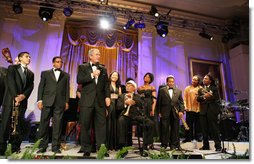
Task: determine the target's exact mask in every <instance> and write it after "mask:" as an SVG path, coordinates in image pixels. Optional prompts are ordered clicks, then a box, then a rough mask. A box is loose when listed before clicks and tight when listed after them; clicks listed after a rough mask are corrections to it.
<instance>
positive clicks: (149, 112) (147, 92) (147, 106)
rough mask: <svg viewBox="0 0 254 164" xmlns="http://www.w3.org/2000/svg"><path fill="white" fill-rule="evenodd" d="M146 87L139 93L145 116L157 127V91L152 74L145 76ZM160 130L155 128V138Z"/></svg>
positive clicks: (141, 88)
mask: <svg viewBox="0 0 254 164" xmlns="http://www.w3.org/2000/svg"><path fill="white" fill-rule="evenodd" d="M143 79H144V85H142V86H141V87H139V88H138V93H139V94H140V96H141V97H142V99H143V100H144V114H145V115H146V116H147V117H148V118H150V119H151V120H152V121H154V124H155V125H156V126H155V127H157V119H156V118H157V117H156V115H155V106H156V89H155V87H154V86H152V85H151V83H152V82H153V80H154V76H153V74H152V73H150V72H148V73H146V74H145V76H144V78H143ZM157 130H158V128H155V131H154V136H157V134H158V133H157ZM150 148H153V145H150Z"/></svg>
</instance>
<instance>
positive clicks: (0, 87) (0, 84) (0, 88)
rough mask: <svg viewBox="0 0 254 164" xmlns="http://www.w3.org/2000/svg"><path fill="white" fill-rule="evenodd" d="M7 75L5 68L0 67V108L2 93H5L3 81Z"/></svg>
mask: <svg viewBox="0 0 254 164" xmlns="http://www.w3.org/2000/svg"><path fill="white" fill-rule="evenodd" d="M6 74H7V68H4V67H0V93H1V94H0V106H2V102H3V98H4V91H5V79H6Z"/></svg>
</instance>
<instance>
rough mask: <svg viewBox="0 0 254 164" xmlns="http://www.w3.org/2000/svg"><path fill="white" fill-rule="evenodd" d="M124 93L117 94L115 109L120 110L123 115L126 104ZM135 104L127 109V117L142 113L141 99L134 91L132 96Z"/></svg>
mask: <svg viewBox="0 0 254 164" xmlns="http://www.w3.org/2000/svg"><path fill="white" fill-rule="evenodd" d="M125 95H126V93H124V94H122V95H120V96H119V98H118V100H117V110H120V111H121V114H120V115H123V114H124V113H125V112H126V111H127V106H126V105H125V104H124V102H125ZM132 99H133V100H134V101H135V105H133V106H131V107H130V109H129V117H130V118H132V119H135V117H138V116H141V115H142V114H143V111H141V110H143V100H142V99H141V97H140V95H139V94H136V93H134V94H133V98H132Z"/></svg>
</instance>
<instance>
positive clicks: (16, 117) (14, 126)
mask: <svg viewBox="0 0 254 164" xmlns="http://www.w3.org/2000/svg"><path fill="white" fill-rule="evenodd" d="M18 121H19V106H18V105H15V101H13V110H12V115H11V128H12V132H11V135H13V136H14V135H17V134H18V132H17V126H18Z"/></svg>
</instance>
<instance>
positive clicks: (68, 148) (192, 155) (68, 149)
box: [0, 140, 249, 160]
mask: <svg viewBox="0 0 254 164" xmlns="http://www.w3.org/2000/svg"><path fill="white" fill-rule="evenodd" d="M133 141H134V144H133V147H134V149H133V150H129V151H128V154H127V155H126V156H125V158H124V159H129V160H142V159H143V160H144V159H151V158H150V157H142V156H141V155H140V153H139V151H138V144H137V141H136V140H133ZM32 146H33V143H26V142H23V143H22V145H21V153H19V154H16V155H18V156H22V154H23V153H24V152H25V150H26V148H29V147H30V148H31V147H32ZM234 146H235V154H236V155H243V154H244V153H245V152H246V150H249V142H229V141H225V142H224V148H226V153H222V152H216V151H215V148H214V144H213V141H210V148H211V150H199V148H200V147H202V142H196V141H192V142H187V143H182V142H181V148H182V149H183V150H181V151H170V150H169V148H167V149H166V152H167V153H169V154H170V153H171V154H172V155H173V156H174V157H176V158H179V157H180V156H181V155H183V154H184V155H185V156H187V157H188V159H228V158H229V157H230V156H231V154H233V153H234ZM79 149H80V146H79V145H76V144H75V143H73V142H67V143H66V145H65V150H62V153H61V154H55V157H56V159H68V157H70V158H74V159H83V154H82V153H77V152H78V151H79ZM117 152H118V151H108V154H109V157H105V158H104V159H110V160H112V159H116V153H117ZM149 152H150V153H156V154H158V153H159V152H160V143H155V144H154V149H153V150H149ZM37 155H43V156H54V153H53V152H51V146H50V145H49V147H48V149H47V152H45V153H44V154H37ZM96 156H97V154H96V153H91V159H96ZM0 158H5V157H3V156H2V157H0ZM9 159H12V158H11V157H9ZM180 159H183V158H181V157H180ZM175 160H177V159H175Z"/></svg>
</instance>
